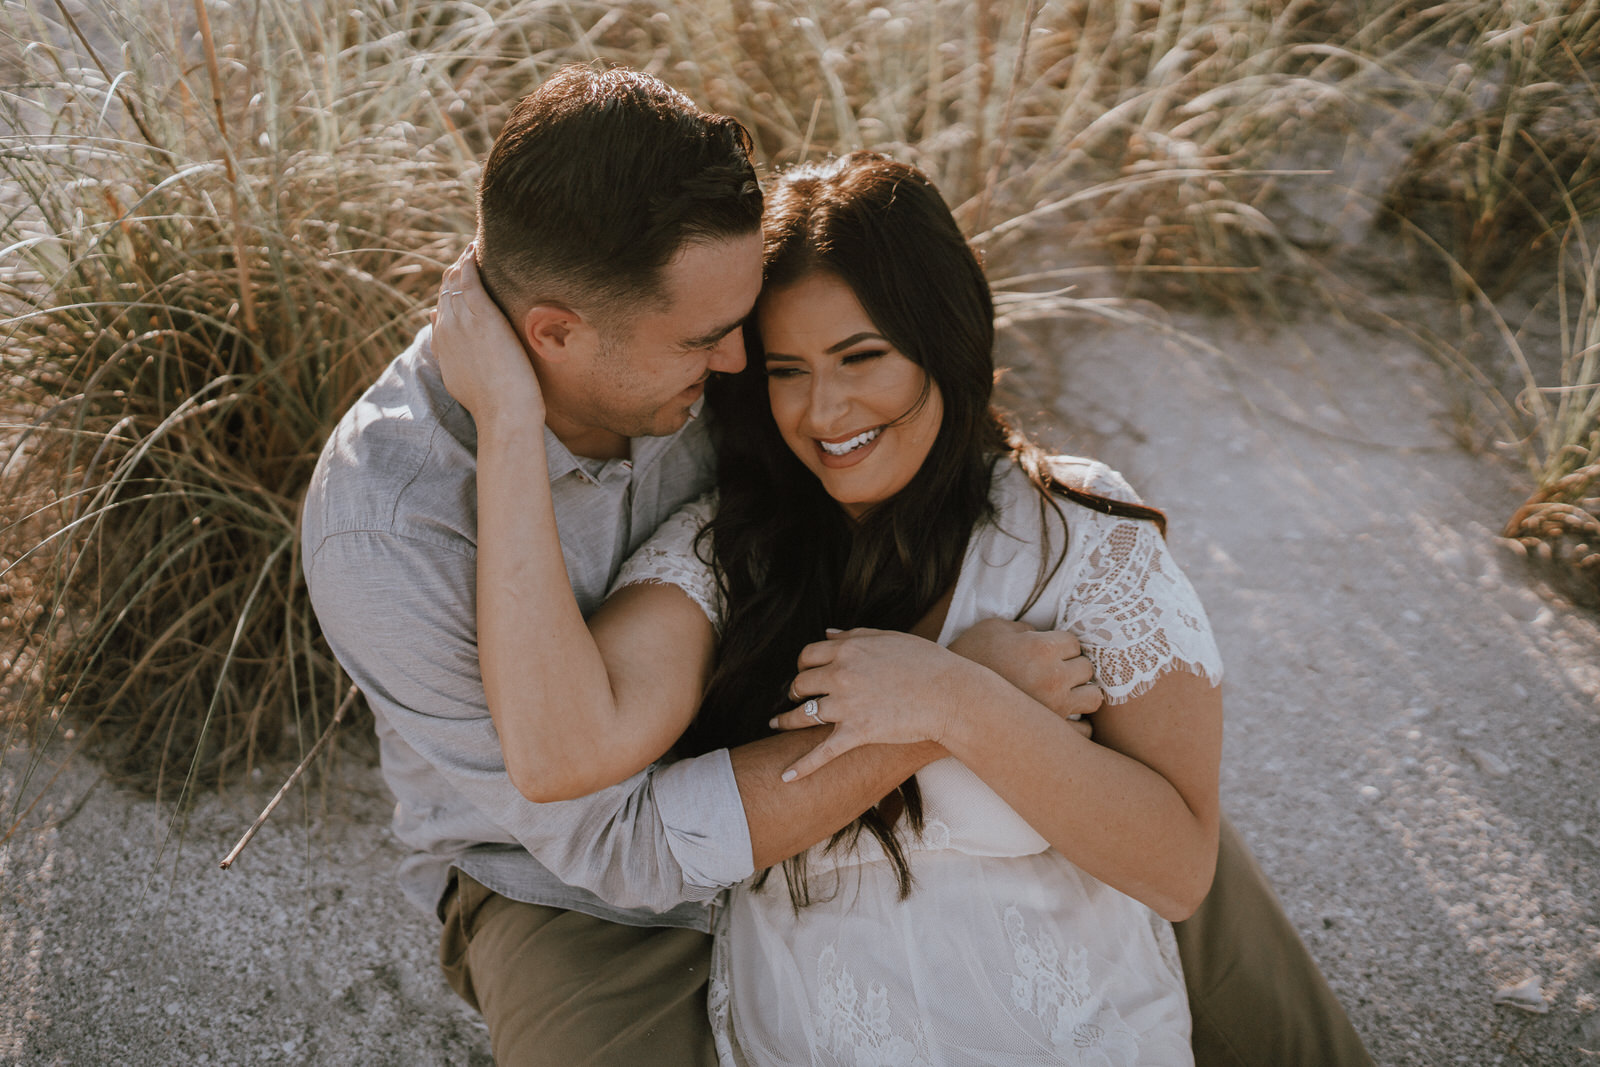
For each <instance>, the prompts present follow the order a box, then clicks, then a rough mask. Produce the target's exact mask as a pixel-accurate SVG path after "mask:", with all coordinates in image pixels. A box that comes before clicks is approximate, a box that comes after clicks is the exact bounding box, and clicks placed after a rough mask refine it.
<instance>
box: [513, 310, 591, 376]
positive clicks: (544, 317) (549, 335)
mask: <svg viewBox="0 0 1600 1067" xmlns="http://www.w3.org/2000/svg"><path fill="white" fill-rule="evenodd" d="M521 325H522V339H523V341H524V342H525V343H526V344H527V345H528V347H529V348H530V349H531V350H532V351H533V354H534V355H536V356H538V357H539V358H540V359H542V360H544V361H545V362H547V363H564V362H566V361H567V360H569V359H571V358H573V356H574V355H576V354H577V352H578V349H579V346H581V345H583V344H584V343H585V340H586V338H587V335H588V334H590V333H593V332H594V331H593V328H592V327H590V326H589V324H588V323H587V322H585V321H584V319H583V316H582V315H580V314H578V313H577V312H576V311H573V310H572V309H571V308H569V307H564V306H562V305H561V304H535V305H534V306H533V307H531V308H529V309H528V310H527V311H526V312H524V313H523V315H522V324H521Z"/></svg>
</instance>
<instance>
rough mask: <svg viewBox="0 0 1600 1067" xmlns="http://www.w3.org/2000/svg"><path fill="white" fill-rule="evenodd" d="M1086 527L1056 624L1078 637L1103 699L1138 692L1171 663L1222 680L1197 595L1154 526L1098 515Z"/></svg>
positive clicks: (1116, 701) (1218, 657) (1115, 699)
mask: <svg viewBox="0 0 1600 1067" xmlns="http://www.w3.org/2000/svg"><path fill="white" fill-rule="evenodd" d="M1085 514H1089V513H1085ZM1087 525H1088V526H1089V527H1090V529H1089V530H1088V543H1087V544H1086V545H1085V549H1084V557H1083V566H1082V569H1081V571H1080V573H1079V575H1078V579H1077V582H1076V584H1075V585H1074V587H1073V589H1072V592H1071V593H1070V595H1068V596H1067V598H1066V601H1065V603H1064V605H1063V609H1062V614H1061V620H1060V628H1061V629H1064V630H1071V631H1072V632H1073V633H1075V634H1077V635H1078V638H1079V640H1081V641H1082V642H1083V646H1084V652H1085V653H1086V654H1087V655H1088V657H1089V659H1090V661H1091V662H1092V663H1093V664H1094V666H1095V679H1096V680H1097V681H1098V682H1099V683H1100V687H1101V688H1102V689H1104V690H1105V692H1106V699H1107V700H1108V701H1110V702H1111V703H1113V704H1120V703H1122V702H1123V701H1125V700H1127V699H1128V698H1130V697H1134V696H1138V695H1139V694H1141V693H1143V692H1144V691H1145V690H1147V689H1149V688H1150V686H1151V685H1153V684H1155V681H1156V679H1157V678H1159V677H1160V676H1161V675H1162V674H1164V673H1166V672H1167V671H1169V670H1172V669H1173V668H1175V667H1181V668H1184V669H1186V670H1189V671H1191V672H1193V673H1195V674H1199V675H1203V676H1204V677H1205V678H1206V680H1207V681H1209V682H1211V683H1212V684H1213V685H1216V684H1218V683H1220V682H1221V681H1222V656H1221V655H1220V654H1219V653H1218V652H1217V643H1216V640H1215V638H1213V637H1212V635H1211V626H1210V624H1209V623H1208V622H1207V621H1206V617H1205V612H1204V611H1203V610H1202V609H1201V607H1200V598H1199V597H1198V596H1197V595H1196V594H1195V591H1194V587H1193V586H1192V585H1190V584H1189V579H1188V578H1187V577H1185V576H1184V573H1183V572H1182V571H1181V570H1179V569H1178V566H1177V564H1176V563H1174V562H1173V560H1172V556H1171V555H1170V554H1169V553H1168V552H1167V544H1166V541H1165V540H1163V539H1162V537H1161V533H1160V531H1159V530H1157V529H1156V527H1155V524H1154V523H1149V522H1139V521H1136V520H1133V519H1119V518H1113V517H1110V516H1095V517H1094V520H1093V521H1091V522H1090V523H1088V524H1087Z"/></svg>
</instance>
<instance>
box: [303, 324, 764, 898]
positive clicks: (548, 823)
mask: <svg viewBox="0 0 1600 1067" xmlns="http://www.w3.org/2000/svg"><path fill="white" fill-rule="evenodd" d="M429 337H430V331H429V330H428V329H426V328H425V329H424V330H423V331H422V332H421V333H420V334H419V335H418V336H417V339H416V341H415V342H413V344H412V345H411V347H410V348H408V349H407V350H406V351H405V352H404V353H403V354H401V355H400V357H399V358H397V359H396V360H395V361H394V362H393V363H391V364H390V365H389V367H388V369H386V370H385V371H384V372H383V374H382V376H381V377H379V379H378V380H377V382H376V383H375V384H374V385H373V386H372V388H371V389H369V390H367V392H366V394H365V395H363V396H362V398H361V399H360V400H359V401H357V402H356V404H355V406H354V407H352V408H351V409H350V411H349V412H347V413H346V414H345V416H344V418H343V419H341V420H340V422H339V425H338V426H337V427H336V428H335V430H334V432H333V435H332V436H331V437H330V438H329V439H328V443H327V446H326V447H325V448H324V449H323V452H322V457H321V459H320V460H319V461H318V463H317V468H316V472H315V474H313V476H312V479H311V487H310V489H309V491H308V492H307V495H306V503H305V513H304V518H303V520H302V524H301V542H302V546H303V550H304V560H305V575H306V584H307V585H308V586H309V588H310V591H311V602H312V605H313V606H314V607H315V609H316V613H317V619H318V621H319V622H320V623H321V624H322V629H323V633H324V634H325V635H326V636H327V639H328V643H329V645H331V646H332V648H333V652H334V654H335V655H336V656H337V657H338V658H339V662H340V663H341V664H343V665H344V668H345V670H347V671H348V672H349V674H350V677H351V678H352V679H353V680H354V681H355V682H356V684H357V685H359V686H360V687H361V690H362V692H364V693H365V694H366V697H367V701H368V703H369V704H371V706H372V709H373V712H374V714H375V715H376V719H377V731H378V740H379V751H380V756H381V760H382V763H383V773H384V777H385V778H386V779H387V781H388V783H389V787H390V789H391V790H393V792H394V795H395V800H396V804H395V815H394V830H395V833H396V835H397V836H398V837H399V838H400V840H401V841H402V842H404V843H405V844H406V845H407V846H409V847H410V848H411V849H412V850H413V851H412V854H411V856H410V857H409V858H408V859H406V860H405V861H404V862H403V863H402V864H401V868H400V880H401V885H402V888H404V889H405V891H406V894H407V896H408V897H410V898H411V899H412V900H413V901H414V902H415V903H417V904H418V905H419V906H421V907H422V908H423V909H425V910H426V911H428V912H430V913H433V912H434V911H435V909H436V907H437V905H438V901H439V898H440V895H441V894H442V893H443V891H444V887H445V884H446V880H447V878H448V875H449V870H450V868H451V867H452V866H456V867H459V868H460V869H461V870H463V871H465V872H467V873H468V874H470V875H471V876H472V877H474V878H476V879H477V880H478V881H480V882H482V883H483V884H484V885H486V886H488V887H489V888H491V889H493V890H495V891H496V892H498V893H501V894H503V895H505V896H508V897H512V898H514V899H517V900H524V901H528V902H531V903H536V904H550V905H554V906H557V907H563V908H571V909H576V910H579V911H584V912H588V913H589V914H592V915H598V916H601V917H603V918H607V919H613V920H616V921H619V922H627V923H634V924H639V925H669V926H686V927H693V928H698V929H706V928H707V909H706V905H705V902H706V901H708V900H710V898H712V897H713V896H715V895H716V893H717V892H718V891H719V890H721V889H722V888H723V887H725V886H728V885H732V884H734V883H736V882H738V881H741V880H742V879H744V878H746V877H748V876H749V875H750V874H751V873H752V870H753V867H752V860H751V854H750V831H749V826H748V825H747V824H746V822H745V817H744V808H743V805H742V804H741V803H740V801H739V791H738V787H737V785H736V784H735V782H734V777H733V769H732V765H731V763H730V762H729V759H728V753H727V752H726V751H718V752H713V753H710V754H708V755H705V756H700V757H697V758H695V759H690V760H683V761H681V762H677V763H673V764H670V765H667V764H657V765H656V766H654V767H651V768H649V769H647V770H644V771H642V772H640V773H639V774H636V775H634V776H633V777H632V778H629V779H628V780H627V781H625V782H623V783H621V784H620V785H616V786H613V787H611V788H610V789H606V790H603V791H601V792H599V793H595V794H593V795H592V796H588V797H584V798H582V799H580V800H571V801H563V802H560V803H555V804H534V803H532V802H530V801H528V800H527V799H526V798H524V797H523V796H522V795H521V794H520V793H518V792H517V790H516V788H515V787H514V786H512V784H511V782H510V781H509V779H508V778H507V777H506V769H505V762H504V759H503V757H502V756H501V752H500V742H499V737H498V735H497V734H496V732H495V728H494V723H493V722H492V721H491V720H490V718H489V709H488V707H487V705H486V703H485V700H484V695H483V681H482V678H481V677H480V675H479V672H478V642H477V621H476V603H475V600H476V598H475V583H476V567H477V481H476V476H477V460H476V444H477V432H476V428H475V427H474V425H473V422H472V417H471V416H470V415H469V414H468V413H467V412H466V410H465V409H463V408H462V407H461V406H460V405H459V404H457V403H456V402H455V401H454V400H453V399H452V398H451V397H450V395H449V393H448V392H446V390H445V388H444V383H443V381H442V380H441V378H440V376H439V370H438V366H437V364H436V363H435V361H434V358H433V353H432V350H431V349H430V347H429ZM545 444H546V446H547V452H548V463H549V469H550V489H551V492H552V493H553V494H554V497H555V507H556V523H557V526H558V527H559V529H560V532H561V550H562V554H563V555H564V556H565V558H566V564H567V574H568V576H569V577H570V578H571V580H572V590H573V592H574V594H576V596H577V599H578V605H579V607H581V608H582V609H583V612H584V614H585V615H587V614H588V613H589V612H591V611H593V610H594V609H595V608H596V607H598V606H599V604H600V602H601V600H602V599H603V598H604V597H605V593H606V589H607V588H608V586H609V585H610V583H611V580H612V579H613V578H614V577H615V576H616V574H617V571H618V569H619V568H620V567H621V566H622V563H623V561H624V560H625V559H626V558H627V556H628V554H629V553H631V552H632V551H633V550H634V549H635V548H637V547H638V546H639V544H640V543H641V542H643V541H644V540H645V538H647V537H648V536H649V535H650V533H651V532H652V531H653V530H654V529H655V528H656V525H657V524H658V523H660V522H661V520H662V519H664V518H666V517H667V516H668V515H670V514H671V513H672V512H673V510H674V509H676V508H677V507H678V505H679V504H681V503H683V502H684V501H686V500H689V499H692V498H693V497H695V496H697V495H698V494H699V493H701V492H702V491H703V490H704V489H705V488H706V487H707V486H708V485H709V484H710V483H711V481H712V449H711V444H710V440H709V437H708V434H707V431H706V427H705V425H704V424H703V423H701V422H700V421H699V420H698V419H693V420H691V421H690V422H689V423H688V424H687V425H686V426H685V427H684V428H683V429H682V430H680V431H679V432H678V433H676V434H674V435H672V436H671V437H651V438H639V439H636V440H635V441H634V442H633V448H632V455H631V457H630V459H628V460H610V461H607V462H605V463H598V462H596V461H592V460H579V459H578V458H576V457H574V456H573V455H572V453H570V452H569V451H567V449H566V448H565V447H564V446H563V445H562V444H561V443H560V442H559V441H558V440H556V438H555V436H554V435H553V434H551V433H550V431H549V430H548V429H546V431H545Z"/></svg>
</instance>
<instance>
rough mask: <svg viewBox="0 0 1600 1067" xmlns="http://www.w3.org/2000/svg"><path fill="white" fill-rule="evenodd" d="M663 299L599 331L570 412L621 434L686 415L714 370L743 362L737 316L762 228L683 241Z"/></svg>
mask: <svg viewBox="0 0 1600 1067" xmlns="http://www.w3.org/2000/svg"><path fill="white" fill-rule="evenodd" d="M661 287H662V292H663V295H664V297H665V300H664V303H661V304H660V305H657V306H648V307H646V308H645V309H644V310H642V311H641V312H639V313H638V314H636V315H634V316H633V317H632V319H631V320H630V321H627V322H625V323H623V324H622V325H621V326H620V327H619V328H618V329H617V330H616V331H615V333H614V334H612V335H610V336H603V337H601V338H600V341H599V344H598V347H597V350H596V351H595V352H594V353H593V354H592V356H591V357H590V358H589V359H587V360H585V361H584V364H583V366H582V367H580V368H575V370H577V371H578V373H579V380H578V382H576V383H575V384H576V386H577V388H576V389H575V390H574V393H573V399H574V401H575V405H574V406H575V407H577V408H579V409H581V410H576V411H572V412H569V414H570V415H571V416H572V417H573V420H574V421H576V422H578V423H580V424H582V425H584V426H586V427H590V428H593V429H596V430H601V431H609V432H610V433H613V434H620V435H621V436H623V437H660V436H664V435H666V434H670V433H673V432H675V431H677V430H678V429H679V428H680V427H682V426H683V424H684V423H685V422H686V421H688V418H689V409H690V407H691V406H693V404H694V403H695V401H697V400H699V399H700V397H701V396H702V395H703V394H704V393H705V383H706V379H707V378H708V377H709V376H710V375H711V372H712V371H720V372H725V373H733V372H736V371H739V370H741V369H742V368H743V367H744V335H743V331H741V330H740V326H741V324H742V323H743V322H744V320H745V318H746V317H747V316H748V315H749V314H750V310H751V308H752V307H754V306H755V301H756V295H757V294H758V293H759V292H760V290H761V235H760V234H759V233H757V232H754V231H752V232H751V233H748V234H744V235H742V236H739V237H730V238H723V239H719V240H715V241H703V242H696V243H694V244H690V245H686V246H685V247H684V248H683V249H682V250H680V251H679V252H678V254H677V255H676V256H674V257H673V258H672V259H671V260H669V261H668V263H667V265H666V267H665V269H664V270H663V271H662V286H661Z"/></svg>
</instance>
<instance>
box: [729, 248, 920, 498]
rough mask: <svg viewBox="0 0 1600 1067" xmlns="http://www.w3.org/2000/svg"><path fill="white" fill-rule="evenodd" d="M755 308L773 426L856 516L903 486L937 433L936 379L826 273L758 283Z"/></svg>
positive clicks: (832, 493) (812, 471)
mask: <svg viewBox="0 0 1600 1067" xmlns="http://www.w3.org/2000/svg"><path fill="white" fill-rule="evenodd" d="M756 318H757V322H758V324H759V326H760V329H761V343H762V347H763V348H764V349H765V350H766V370H767V396H768V398H769V399H770V400H771V402H772V417H773V419H774V420H775V421H776V422H777V424H778V432H779V433H781V434H782V435H783V439H784V442H785V443H786V444H788V446H789V448H790V449H791V450H793V452H794V454H795V455H797V456H799V457H800V462H802V463H804V464H805V465H806V467H807V468H808V469H809V470H810V471H811V473H812V474H815V475H816V476H817V478H818V479H819V480H821V482H822V487H823V488H824V489H826V490H827V492H828V495H829V496H831V497H833V499H835V500H837V501H838V502H839V503H840V504H841V505H842V506H843V507H844V510H845V511H846V512H847V513H848V514H849V515H850V516H852V517H853V518H860V517H861V516H862V515H863V514H865V513H866V511H867V510H868V509H869V508H871V507H872V506H873V505H874V504H879V503H882V502H883V501H885V500H887V499H889V498H890V497H891V496H893V495H894V494H896V493H898V492H899V491H900V490H902V489H904V488H905V487H906V485H907V483H909V482H910V481H911V479H912V477H913V476H914V475H915V474H916V473H917V471H918V469H919V468H921V466H922V461H923V460H924V459H926V458H927V456H928V450H929V449H930V448H932V447H933V441H934V438H935V437H936V436H937V435H938V433H939V424H940V422H941V421H942V420H943V417H944V404H943V401H942V400H941V399H940V396H939V387H938V386H937V385H935V384H933V383H932V382H929V381H928V376H927V374H926V373H925V372H924V371H923V369H922V368H921V367H919V366H917V364H915V363H913V362H912V361H911V360H910V359H909V358H907V357H906V356H904V355H902V354H901V352H900V351H899V349H897V348H895V347H894V346H893V345H892V344H890V343H889V342H888V340H886V339H885V338H884V337H883V336H882V335H881V334H879V333H878V330H877V327H876V326H874V325H873V323H872V320H871V319H870V318H868V316H867V312H866V309H864V308H863V307H862V306H861V302H860V301H859V300H857V299H856V295H855V293H854V292H853V291H851V289H850V287H849V286H848V285H846V284H845V283H844V282H842V281H840V280H839V278H837V277H836V276H834V275H832V274H809V275H807V276H805V277H804V278H801V279H800V280H799V281H797V282H793V283H792V284H789V285H784V286H778V287H776V288H771V289H766V290H763V291H762V293H761V299H760V300H759V301H758V302H757V303H756ZM924 390H926V397H924Z"/></svg>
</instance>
